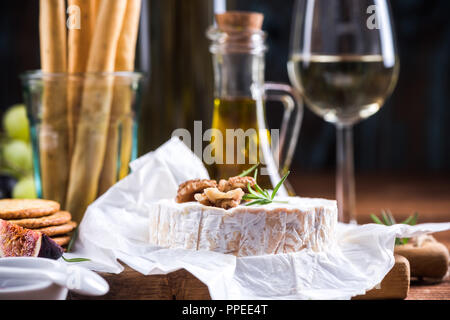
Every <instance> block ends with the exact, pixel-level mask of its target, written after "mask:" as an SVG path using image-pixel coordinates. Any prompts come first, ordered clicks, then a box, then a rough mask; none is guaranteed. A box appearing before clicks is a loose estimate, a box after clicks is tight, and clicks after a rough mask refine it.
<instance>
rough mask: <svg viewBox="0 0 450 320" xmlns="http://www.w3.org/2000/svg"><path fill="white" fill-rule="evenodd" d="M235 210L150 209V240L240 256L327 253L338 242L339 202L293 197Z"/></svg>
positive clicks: (168, 203) (166, 203) (169, 203)
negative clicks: (310, 252)
mask: <svg viewBox="0 0 450 320" xmlns="http://www.w3.org/2000/svg"><path fill="white" fill-rule="evenodd" d="M277 200H280V201H288V203H287V204H285V203H282V204H281V203H272V204H269V205H264V206H250V207H247V206H242V205H241V206H238V207H236V208H233V209H230V210H224V209H221V208H215V207H207V206H204V205H201V204H199V203H197V202H188V203H182V204H179V203H176V202H175V201H173V200H162V201H160V202H157V203H155V204H153V205H152V206H151V208H150V230H149V242H150V244H151V245H154V246H160V247H164V248H183V249H191V250H210V251H215V252H220V253H225V254H232V255H235V256H238V257H244V256H258V255H265V254H278V253H290V252H297V251H300V250H303V249H311V250H313V251H323V250H325V249H326V248H328V247H329V246H330V245H331V244H332V243H333V242H334V241H335V227H336V224H337V204H336V201H331V200H323V199H308V198H297V197H295V198H294V197H290V198H285V199H277Z"/></svg>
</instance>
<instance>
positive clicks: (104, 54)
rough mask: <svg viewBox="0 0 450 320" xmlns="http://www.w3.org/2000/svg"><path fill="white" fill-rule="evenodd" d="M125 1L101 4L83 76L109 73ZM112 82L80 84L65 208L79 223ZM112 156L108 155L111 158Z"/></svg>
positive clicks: (95, 175) (101, 146)
mask: <svg viewBox="0 0 450 320" xmlns="http://www.w3.org/2000/svg"><path fill="white" fill-rule="evenodd" d="M126 6H127V1H126V0H114V1H111V0H101V1H100V7H99V14H98V17H97V23H96V28H95V32H94V37H93V38H92V42H91V48H90V50H89V59H88V64H87V72H89V73H94V72H97V73H98V72H113V71H114V65H115V59H116V51H117V44H118V41H119V36H120V31H121V29H122V24H123V19H124V16H125V10H126ZM113 85H114V83H113V78H112V77H108V76H94V75H91V76H88V77H87V78H86V80H85V83H84V88H83V97H82V99H83V100H82V104H81V113H80V119H79V122H78V128H77V136H76V141H75V149H74V153H73V156H72V164H71V168H70V180H69V190H68V196H67V197H68V198H67V208H68V210H69V211H70V212H71V213H72V215H73V216H74V220H75V221H76V222H80V221H81V219H82V216H83V214H84V211H85V210H86V208H87V206H88V205H89V204H90V203H91V202H92V201H94V200H95V198H96V196H97V190H98V181H99V177H100V173H101V168H102V165H103V159H104V157H105V149H106V140H107V133H108V125H109V117H110V111H111V101H112V95H113ZM111 156H112V155H111Z"/></svg>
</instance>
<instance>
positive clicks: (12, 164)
mask: <svg viewBox="0 0 450 320" xmlns="http://www.w3.org/2000/svg"><path fill="white" fill-rule="evenodd" d="M2 157H3V161H4V164H6V166H8V167H9V168H11V169H14V170H17V171H21V172H23V173H27V172H30V171H31V170H32V169H33V153H32V150H31V146H30V144H28V143H26V142H24V141H21V140H10V141H8V142H7V143H6V144H5V145H4V146H3V148H2Z"/></svg>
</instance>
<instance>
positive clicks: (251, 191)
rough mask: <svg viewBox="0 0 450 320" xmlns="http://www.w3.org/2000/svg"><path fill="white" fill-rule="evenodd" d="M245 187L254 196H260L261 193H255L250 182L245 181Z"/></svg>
mask: <svg viewBox="0 0 450 320" xmlns="http://www.w3.org/2000/svg"><path fill="white" fill-rule="evenodd" d="M247 189H248V191H249V192H250V193H251V194H252V195H254V196H255V197H258V198H261V195H259V194H257V193H256V191H255V190H253V189H252V186H251V185H250V183H247Z"/></svg>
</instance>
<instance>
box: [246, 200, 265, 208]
mask: <svg viewBox="0 0 450 320" xmlns="http://www.w3.org/2000/svg"><path fill="white" fill-rule="evenodd" d="M263 201H264V200H262V199H261V200H256V201H253V202H249V203H247V204H246V205H245V206H247V207H250V206H254V205H257V204H263Z"/></svg>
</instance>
